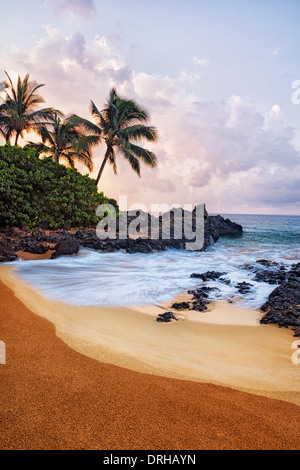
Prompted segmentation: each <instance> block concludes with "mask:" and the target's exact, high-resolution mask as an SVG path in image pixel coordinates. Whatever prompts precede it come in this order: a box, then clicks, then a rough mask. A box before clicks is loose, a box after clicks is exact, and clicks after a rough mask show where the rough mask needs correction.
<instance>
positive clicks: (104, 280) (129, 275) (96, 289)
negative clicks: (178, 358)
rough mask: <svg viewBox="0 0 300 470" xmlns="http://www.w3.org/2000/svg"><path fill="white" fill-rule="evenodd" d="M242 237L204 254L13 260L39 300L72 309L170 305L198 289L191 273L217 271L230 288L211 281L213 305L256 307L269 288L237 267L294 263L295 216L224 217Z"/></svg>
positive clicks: (84, 253)
mask: <svg viewBox="0 0 300 470" xmlns="http://www.w3.org/2000/svg"><path fill="white" fill-rule="evenodd" d="M225 217H228V218H230V219H231V220H232V221H235V222H237V223H239V224H241V225H242V226H243V228H244V232H243V234H242V235H241V236H237V237H223V238H221V239H220V240H219V241H218V242H217V243H216V244H215V245H214V246H212V247H210V248H209V249H208V250H207V251H206V252H203V253H197V252H188V251H177V250H168V251H166V252H159V253H152V254H142V253H135V254H128V253H126V252H122V251H120V252H115V253H98V252H96V251H92V250H87V249H84V250H81V251H80V253H79V254H78V255H77V256H72V257H67V256H65V257H59V258H57V259H55V260H40V261H22V260H19V261H16V262H14V263H10V264H14V265H15V266H17V268H18V270H17V275H18V276H19V277H21V278H22V279H23V280H24V281H26V282H27V283H29V284H30V285H31V286H33V287H34V288H36V289H37V290H38V291H39V292H40V293H41V294H43V295H44V296H46V297H48V298H50V299H55V300H60V301H65V302H67V303H70V304H74V305H96V306H104V305H142V304H149V303H151V304H159V303H160V302H164V301H171V300H172V298H173V297H174V296H175V295H177V294H178V293H180V292H182V291H185V290H188V289H193V288H196V287H198V286H199V285H200V284H201V281H199V279H195V278H190V275H191V274H192V273H195V272H197V273H202V272H205V271H209V270H215V271H221V272H224V273H226V274H224V277H225V278H226V279H228V280H229V281H230V285H227V284H224V283H222V282H219V281H211V282H209V283H208V284H207V285H210V286H212V287H216V288H217V289H218V290H216V291H215V293H214V299H215V300H230V301H232V302H234V303H236V304H238V305H241V306H245V307H248V308H252V309H257V308H259V307H260V306H261V305H262V304H263V303H264V302H265V300H266V299H267V297H268V295H269V293H270V292H271V291H272V290H273V289H274V287H275V286H274V285H269V284H267V283H264V282H255V281H254V280H253V277H254V275H253V273H252V272H251V271H249V270H246V269H244V268H243V265H245V264H246V263H255V261H257V260H259V259H268V260H271V261H277V262H279V263H283V264H285V265H287V266H290V265H291V264H293V263H296V262H299V261H300V216H262V215H225ZM243 281H246V282H250V283H251V284H252V285H253V288H252V291H251V293H249V294H248V295H244V296H241V295H240V294H238V293H237V288H236V283H238V282H243Z"/></svg>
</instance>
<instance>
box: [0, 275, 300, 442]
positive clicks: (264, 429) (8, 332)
mask: <svg viewBox="0 0 300 470" xmlns="http://www.w3.org/2000/svg"><path fill="white" fill-rule="evenodd" d="M3 268H4V267H3ZM4 271H6V273H5V275H4ZM4 271H3V269H0V273H1V278H2V279H4V277H5V280H6V283H3V282H2V281H1V280H0V294H1V309H0V325H1V340H2V341H4V342H5V345H6V353H7V354H6V359H7V360H6V363H5V364H0V377H1V380H0V393H1V396H2V397H5V399H4V400H2V402H1V407H0V421H1V426H0V448H1V449H2V450H102V451H103V450H131V451H133V450H160V451H162V450H176V451H179V450H194V451H196V450H288V449H291V450H297V449H299V446H300V438H299V433H298V430H299V406H296V404H293V403H289V401H292V400H290V399H293V396H295V394H294V393H292V394H289V393H287V396H286V397H285V398H286V399H287V401H283V400H284V393H283V392H281V393H280V396H281V399H273V398H267V397H265V396H261V395H258V394H255V393H252V392H253V391H252V392H251V393H246V392H244V391H240V390H235V389H234V388H232V387H226V386H224V385H223V386H217V385H215V384H212V383H204V382H199V381H198V380H194V381H192V380H185V379H182V380H177V379H174V378H170V377H165V376H163V375H161V376H159V375H156V373H157V370H155V371H153V372H155V374H154V373H153V374H150V373H140V372H137V371H134V370H131V369H130V367H131V366H132V362H131V360H130V361H129V363H128V364H125V363H124V364H123V365H124V367H118V366H116V365H113V364H110V363H104V362H101V361H100V360H95V359H93V358H91V357H89V356H88V355H87V354H86V352H87V351H86V350H85V351H82V353H80V351H76V350H75V349H74V348H73V347H72V346H71V345H68V338H66V337H64V335H63V334H62V329H61V327H58V326H57V325H55V323H54V322H53V319H54V317H53V316H54V315H55V314H58V315H60V314H61V312H59V310H56V309H53V302H49V304H48V306H49V308H50V307H51V308H50V313H49V311H47V308H46V305H47V302H46V303H45V302H42V304H40V305H37V307H38V308H39V307H40V306H41V305H43V307H44V309H43V312H42V313H43V315H42V316H41V315H39V314H36V313H35V312H34V311H32V310H30V309H28V307H27V306H26V305H25V304H24V303H22V301H26V293H27V294H29V291H28V290H27V289H26V288H25V287H26V286H25V287H24V285H23V284H22V283H18V288H17V283H16V281H15V280H14V278H13V277H12V276H9V275H8V274H9V273H8V271H9V269H8V270H7V269H6V268H5V269H4ZM8 284H10V287H8ZM13 286H14V287H15V293H14V291H13V290H11V287H13ZM30 294H33V293H32V292H30ZM22 296H23V298H22V299H20V297H22ZM38 298H39V296H38V295H34V297H33V299H31V302H35V301H37V300H38ZM27 301H28V299H27ZM39 301H41V299H39ZM36 310H37V309H36ZM75 310H76V309H75ZM130 312H131V315H132V319H133V318H137V317H139V318H142V320H143V321H142V323H144V326H145V321H146V327H147V326H148V325H150V323H151V324H152V325H155V326H157V327H160V329H161V331H164V334H165V335H168V334H169V333H168V332H170V331H172V330H171V329H170V328H169V327H171V328H172V329H173V328H174V330H175V331H176V327H178V326H179V323H177V324H174V323H173V324H157V322H155V321H153V320H154V319H153V317H151V315H149V314H144V315H142V314H141V313H140V312H137V311H135V312H132V311H130ZM123 313H124V310H123ZM50 314H51V317H52V321H49V320H48V319H46V318H45V317H46V316H49V315H50ZM67 314H68V315H70V318H69V324H72V322H73V317H72V312H71V311H70V310H68V311H67V312H65V315H67ZM125 315H126V317H127V321H129V318H130V315H129V312H126V311H125ZM132 321H133V320H132ZM133 323H135V326H136V322H133ZM184 323H185V322H181V323H180V325H183V324H184ZM188 323H190V324H193V325H195V322H189V321H187V322H186V324H188ZM198 325H204V326H205V323H201V324H200V323H198ZM73 326H74V322H73ZM215 326H216V325H213V327H215ZM161 327H162V328H161ZM206 327H207V325H206ZM211 327H212V325H210V328H211ZM219 327H220V328H223V327H222V325H219ZM249 328H252V330H255V331H257V329H256V328H253V327H247V330H249ZM157 331H159V329H158V330H157ZM177 332H178V330H177ZM75 333H76V332H75V331H73V332H72V341H74V339H76V335H75ZM77 333H78V337H79V336H80V334H81V328H79V331H77ZM107 333H108V332H107V331H106V334H107ZM78 337H77V340H78ZM177 337H178V335H177ZM178 338H179V339H180V335H179V337H178ZM69 339H70V338H69ZM70 346H71V347H70ZM83 346H86V345H83ZM83 349H84V348H83ZM110 359H111V358H110ZM131 359H132V358H131ZM195 359H196V360H197V359H198V358H195ZM223 361H224V363H226V357H223ZM129 366H130V367H129ZM295 367H296V366H295ZM276 398H278V396H276Z"/></svg>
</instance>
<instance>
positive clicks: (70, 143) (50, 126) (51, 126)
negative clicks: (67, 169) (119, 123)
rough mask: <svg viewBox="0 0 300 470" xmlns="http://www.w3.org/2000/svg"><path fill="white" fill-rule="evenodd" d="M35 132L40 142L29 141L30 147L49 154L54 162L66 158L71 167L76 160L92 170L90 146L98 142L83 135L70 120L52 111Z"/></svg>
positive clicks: (91, 137) (89, 136)
mask: <svg viewBox="0 0 300 470" xmlns="http://www.w3.org/2000/svg"><path fill="white" fill-rule="evenodd" d="M36 132H37V134H38V135H39V136H40V137H41V140H42V142H41V143H35V142H29V146H30V147H34V148H36V149H37V150H38V152H40V153H44V154H45V155H49V156H51V157H52V159H53V160H54V161H56V162H59V161H60V160H61V159H64V160H67V162H68V163H69V165H70V166H71V167H72V168H74V166H75V161H76V160H78V161H80V162H82V163H83V164H84V165H85V166H87V168H88V169H89V170H90V171H92V170H93V160H92V146H93V145H94V144H95V143H98V139H97V138H95V137H94V136H93V135H84V134H83V133H82V132H80V130H79V129H77V128H75V125H74V124H73V123H72V122H70V121H69V120H68V119H67V118H66V119H64V120H62V119H61V116H59V115H58V114H57V113H54V115H53V116H52V117H51V118H50V119H49V122H48V123H47V124H43V125H40V126H39V128H38V129H37V131H36Z"/></svg>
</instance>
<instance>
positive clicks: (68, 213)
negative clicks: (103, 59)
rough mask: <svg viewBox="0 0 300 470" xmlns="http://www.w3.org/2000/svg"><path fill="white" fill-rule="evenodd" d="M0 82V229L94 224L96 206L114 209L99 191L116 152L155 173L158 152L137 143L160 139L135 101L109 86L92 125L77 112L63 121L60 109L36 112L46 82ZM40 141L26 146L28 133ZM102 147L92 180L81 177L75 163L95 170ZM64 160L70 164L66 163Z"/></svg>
mask: <svg viewBox="0 0 300 470" xmlns="http://www.w3.org/2000/svg"><path fill="white" fill-rule="evenodd" d="M5 74H6V77H7V80H6V81H3V82H1V83H0V92H1V93H2V95H4V96H3V99H2V101H1V103H0V137H2V140H4V141H5V145H3V146H2V147H0V227H5V228H7V227H12V226H20V225H22V224H26V225H28V226H29V227H30V228H34V227H35V226H37V225H40V224H43V225H47V226H48V227H49V228H62V227H64V226H70V227H87V226H88V227H89V226H94V225H95V224H96V222H97V220H99V218H98V217H97V216H96V208H97V206H98V205H99V204H102V203H107V202H109V203H112V204H113V205H115V206H116V205H117V203H116V201H115V200H114V199H109V198H107V197H105V196H104V194H103V192H99V191H98V188H97V186H98V183H99V181H100V178H101V176H102V173H103V170H104V167H105V165H106V163H107V162H109V163H110V164H111V165H112V166H113V170H114V173H115V174H116V173H117V158H116V157H117V154H120V155H122V157H124V158H125V159H126V160H127V161H128V162H129V164H130V166H131V168H132V169H133V170H134V172H135V173H137V174H138V175H139V176H140V172H141V169H140V164H141V162H142V163H144V164H146V165H148V166H150V167H152V168H155V167H156V166H157V157H156V155H155V154H154V153H153V152H152V151H150V150H147V149H145V148H143V147H141V146H140V145H139V143H140V141H142V140H146V141H148V142H156V141H157V130H156V129H155V128H154V127H153V126H149V125H147V121H148V120H149V114H148V113H147V111H146V110H145V109H144V108H142V107H141V106H139V105H138V104H137V103H136V102H135V101H133V100H132V99H124V98H121V97H119V96H118V94H117V91H116V89H115V88H112V90H111V91H110V94H109V99H108V101H107V103H106V104H105V105H104V107H103V110H102V111H99V109H98V108H97V106H96V105H95V103H94V102H93V101H91V114H92V118H93V119H94V121H95V122H93V121H90V120H88V119H84V118H82V117H80V116H78V115H76V114H73V115H71V116H65V115H64V113H63V112H62V111H60V110H58V109H55V108H51V107H45V108H42V107H40V105H41V104H43V103H44V102H45V100H44V98H43V97H42V96H41V95H40V94H39V91H40V88H41V87H43V86H44V84H39V83H37V82H36V81H33V80H30V76H29V74H26V76H25V77H24V79H21V77H20V75H19V76H18V79H17V83H16V84H14V83H13V80H12V78H11V77H10V75H9V74H8V73H7V72H5ZM32 133H33V134H34V135H35V136H36V137H37V141H32V140H31V141H26V142H25V144H23V148H22V147H21V146H20V145H19V142H20V139H22V141H23V142H24V141H25V139H26V137H27V134H32ZM101 144H105V145H106V151H105V155H104V157H103V160H102V162H101V165H100V168H99V171H98V175H97V178H96V180H95V179H92V178H90V177H89V176H88V175H83V174H81V173H80V172H79V171H78V170H77V169H76V168H75V165H76V163H77V162H79V163H81V164H83V165H84V166H86V167H87V169H88V170H89V172H92V171H93V169H94V157H93V150H94V148H95V146H99V145H101ZM62 163H65V164H66V165H67V166H65V165H64V164H62Z"/></svg>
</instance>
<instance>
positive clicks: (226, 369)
mask: <svg viewBox="0 0 300 470" xmlns="http://www.w3.org/2000/svg"><path fill="white" fill-rule="evenodd" d="M0 279H1V280H2V282H3V283H5V284H6V285H7V286H9V287H10V288H11V289H13V291H14V292H15V295H16V296H17V297H18V298H19V299H20V300H21V301H22V302H23V303H24V304H25V305H26V306H27V307H28V308H29V309H30V310H31V311H33V312H34V313H36V314H37V315H39V316H42V317H44V318H46V319H47V320H49V321H50V322H51V323H53V324H54V325H55V329H56V334H57V336H58V337H59V338H61V339H62V340H63V341H64V342H65V343H66V344H68V345H69V346H70V347H71V348H73V349H74V350H75V351H78V352H80V353H82V354H84V355H86V356H89V357H91V358H93V359H97V360H98V361H100V362H105V363H109V364H114V365H117V366H120V367H125V368H129V369H131V370H134V371H138V372H143V373H150V374H155V375H160V376H165V377H170V378H176V379H187V380H192V381H198V382H209V383H214V384H217V385H225V386H229V387H232V388H235V389H239V390H244V391H248V392H251V393H255V394H259V395H265V396H269V397H275V398H279V399H284V400H287V401H290V402H292V403H296V404H298V405H300V368H299V367H300V366H298V367H297V365H295V364H293V362H292V360H291V357H292V353H293V350H292V342H293V339H294V338H293V336H292V332H291V330H289V329H280V328H278V327H277V326H276V325H260V324H259V318H260V313H259V312H258V311H252V310H247V309H243V308H239V307H236V306H234V305H233V304H229V303H222V302H217V303H214V304H211V305H210V307H209V310H208V311H206V312H195V311H194V312H193V311H181V312H179V313H178V317H179V318H180V320H179V321H178V322H172V323H167V324H165V323H158V322H156V316H157V315H158V313H162V312H164V311H166V310H167V309H168V305H161V306H133V307H132V308H125V307H86V306H84V307H82V306H72V305H69V304H66V303H64V302H58V301H53V300H48V299H46V298H44V297H43V296H42V295H40V294H39V293H37V292H36V291H35V290H33V289H32V288H31V287H30V286H28V285H25V284H24V283H23V282H20V280H18V279H17V277H16V276H15V275H14V272H13V270H12V269H11V268H10V267H2V268H1V270H0ZM183 298H184V295H183V296H182V295H181V296H179V297H178V298H177V299H176V300H179V301H180V300H183Z"/></svg>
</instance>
